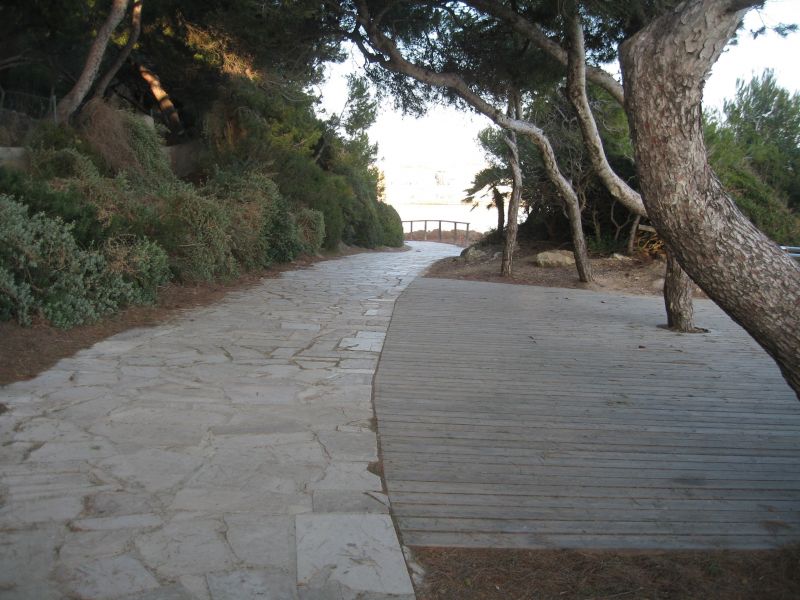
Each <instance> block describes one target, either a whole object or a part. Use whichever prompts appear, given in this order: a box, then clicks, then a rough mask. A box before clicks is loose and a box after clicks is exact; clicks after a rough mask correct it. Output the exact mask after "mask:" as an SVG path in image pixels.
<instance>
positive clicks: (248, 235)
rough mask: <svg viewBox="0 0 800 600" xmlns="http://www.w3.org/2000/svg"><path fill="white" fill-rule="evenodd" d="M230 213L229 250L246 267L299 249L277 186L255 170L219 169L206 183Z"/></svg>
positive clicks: (261, 264) (280, 259) (288, 256)
mask: <svg viewBox="0 0 800 600" xmlns="http://www.w3.org/2000/svg"><path fill="white" fill-rule="evenodd" d="M206 192H207V193H208V194H209V195H211V196H213V197H214V198H215V199H216V201H217V202H218V203H219V204H220V206H223V207H224V208H225V210H226V211H227V212H228V213H229V214H230V225H229V235H230V239H231V245H232V251H233V254H234V256H235V257H236V259H237V260H238V261H239V263H240V264H241V265H242V266H243V267H244V268H245V269H257V268H262V267H268V266H270V265H271V264H273V263H275V262H288V261H291V260H293V259H294V258H295V257H296V256H297V255H298V254H299V253H300V252H301V251H302V250H303V244H302V242H301V240H300V237H299V235H298V231H297V226H296V223H295V218H294V216H293V215H292V214H291V213H290V212H289V206H288V204H287V203H286V200H285V199H284V198H283V196H282V195H281V193H280V192H279V191H278V186H277V185H276V184H275V182H274V181H272V180H271V179H270V178H269V177H267V176H266V175H264V174H262V173H259V172H254V171H220V172H218V173H217V174H216V176H215V177H214V178H213V179H212V180H211V181H210V182H209V183H208V185H207V186H206Z"/></svg>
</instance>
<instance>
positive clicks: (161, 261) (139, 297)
mask: <svg viewBox="0 0 800 600" xmlns="http://www.w3.org/2000/svg"><path fill="white" fill-rule="evenodd" d="M104 250H105V256H106V260H107V261H108V266H109V269H110V270H111V271H112V272H114V273H118V274H119V275H121V276H122V278H123V280H124V281H126V282H128V283H130V284H131V285H132V286H133V290H132V292H133V293H132V302H134V303H135V304H153V303H154V302H155V301H156V298H157V296H158V288H159V287H161V286H163V285H164V284H166V283H167V282H168V281H169V280H170V276H171V274H170V270H169V258H168V257H167V253H166V252H165V251H164V249H163V248H162V247H161V246H159V245H158V244H156V243H155V242H153V241H151V240H149V239H147V238H132V237H120V238H113V239H111V240H109V241H108V242H107V243H106V247H105V249H104Z"/></svg>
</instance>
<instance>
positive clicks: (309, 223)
mask: <svg viewBox="0 0 800 600" xmlns="http://www.w3.org/2000/svg"><path fill="white" fill-rule="evenodd" d="M295 221H296V222H297V234H298V236H299V238H300V243H301V244H302V247H303V252H305V253H306V254H317V253H318V252H319V251H320V250H322V244H323V243H324V242H325V215H323V214H322V213H321V212H320V211H318V210H314V209H313V208H301V209H300V210H299V211H298V212H297V215H296V216H295Z"/></svg>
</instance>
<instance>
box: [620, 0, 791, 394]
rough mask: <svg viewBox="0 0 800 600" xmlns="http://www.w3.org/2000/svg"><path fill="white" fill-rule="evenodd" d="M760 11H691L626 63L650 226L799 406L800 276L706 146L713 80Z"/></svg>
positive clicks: (635, 42) (719, 6) (641, 39)
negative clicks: (777, 372) (725, 180)
mask: <svg viewBox="0 0 800 600" xmlns="http://www.w3.org/2000/svg"><path fill="white" fill-rule="evenodd" d="M754 4H756V2H752V1H751V2H746V1H742V0H738V1H737V0H694V1H690V2H685V3H683V4H681V5H679V6H678V8H676V9H674V10H672V11H669V12H668V13H666V14H664V15H662V16H661V17H659V18H658V19H656V20H655V21H653V22H652V23H651V24H650V25H648V26H647V27H646V28H645V29H643V30H641V31H640V32H639V33H637V34H636V35H635V36H634V37H633V38H631V39H630V40H628V41H626V42H625V43H624V44H623V45H622V46H621V48H620V63H621V66H622V72H623V81H624V86H625V102H626V111H627V113H628V119H629V121H630V124H631V129H632V134H633V144H634V151H635V153H636V164H637V168H638V171H639V179H640V182H641V186H642V191H643V196H644V201H645V205H646V207H647V212H648V214H649V216H650V219H651V220H652V221H653V223H654V224H655V226H656V228H657V229H658V231H659V233H660V234H661V235H662V236H663V237H664V238H665V240H666V241H667V243H668V244H669V247H670V249H671V250H672V251H673V252H674V254H675V257H676V258H677V260H678V261H679V262H680V264H681V266H683V268H684V269H685V270H686V271H687V272H688V273H689V275H690V276H691V277H692V279H694V281H696V282H697V283H698V285H700V287H701V288H702V289H703V290H704V291H705V292H706V293H707V294H708V295H709V296H710V297H711V298H712V299H713V300H714V301H715V302H716V303H717V304H718V305H719V306H720V307H721V308H722V309H723V310H724V311H725V312H726V313H728V314H729V315H730V316H731V317H732V318H733V319H734V320H735V321H737V322H738V323H739V324H741V325H742V326H743V327H744V328H745V329H746V330H747V331H748V332H749V333H750V334H751V335H752V336H753V338H755V340H756V341H757V342H758V343H759V344H761V345H762V346H763V347H764V349H765V350H766V351H767V352H768V353H769V354H770V355H771V356H772V357H773V358H774V359H775V361H776V362H777V363H778V365H779V366H780V368H781V371H782V373H783V375H784V377H785V378H786V380H787V381H788V382H789V384H790V385H791V386H792V388H793V389H794V390H795V392H796V393H797V394H798V397H800V351H798V348H800V308H798V298H800V266H798V265H797V264H795V263H794V261H792V259H791V258H789V257H788V256H787V255H786V253H785V252H783V251H782V250H781V249H780V248H779V247H778V246H777V244H775V243H774V242H772V241H771V240H769V239H768V238H767V237H766V236H765V235H764V234H763V233H761V232H760V231H759V230H758V229H757V228H756V227H755V226H754V225H753V224H752V223H750V221H748V220H747V218H746V217H745V216H744V215H743V214H742V213H741V212H739V210H738V209H737V207H736V205H735V203H734V202H733V200H732V199H731V198H730V197H729V196H728V194H727V193H726V192H725V190H724V189H723V188H722V186H721V184H720V183H719V181H718V180H717V178H716V177H715V176H714V174H713V172H712V171H711V169H710V167H709V165H708V161H707V157H706V149H705V144H704V141H703V127H702V118H701V117H702V114H701V100H702V92H703V84H704V81H705V78H706V77H707V75H708V73H709V71H710V69H711V66H712V65H713V64H714V63H715V62H716V60H717V58H718V57H719V55H720V53H721V52H722V50H723V48H724V47H725V44H726V43H727V42H728V40H729V39H730V38H731V37H732V36H733V34H734V32H735V31H736V27H737V25H738V24H739V22H740V21H741V19H742V17H743V16H744V13H745V12H746V10H747V8H749V7H750V6H752V5H754Z"/></svg>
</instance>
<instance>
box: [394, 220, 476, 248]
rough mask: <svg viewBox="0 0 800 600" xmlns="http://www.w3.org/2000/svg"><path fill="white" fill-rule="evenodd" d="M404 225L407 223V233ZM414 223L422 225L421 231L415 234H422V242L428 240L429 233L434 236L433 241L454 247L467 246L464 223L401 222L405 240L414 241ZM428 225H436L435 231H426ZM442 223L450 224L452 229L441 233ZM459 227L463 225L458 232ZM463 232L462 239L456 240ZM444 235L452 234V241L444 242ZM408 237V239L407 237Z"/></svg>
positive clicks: (467, 227)
mask: <svg viewBox="0 0 800 600" xmlns="http://www.w3.org/2000/svg"><path fill="white" fill-rule="evenodd" d="M406 223H408V231H406ZM414 223H421V224H423V228H422V229H418V230H417V232H420V231H421V232H422V239H423V240H424V241H427V240H428V234H429V233H430V234H431V235H432V236H435V237H434V239H436V241H439V242H445V241H447V242H448V243H453V244H455V245H456V246H469V223H467V222H465V221H445V220H443V219H415V220H413V221H403V233H404V234H405V235H406V239H412V240H413V239H415V238H414ZM428 223H436V224H438V228H437V229H431V230H430V231H429V230H428ZM442 223H447V224H452V225H453V229H452V231H449V232H443V231H442ZM459 225H464V229H463V230H462V231H460V230H459V229H458V226H459ZM462 232H463V234H464V235H463V237H462V239H461V240H459V239H458V237H459V233H462ZM444 233H452V235H453V239H452V241H451V240H445V239H444ZM409 236H410V237H409ZM448 237H449V236H448Z"/></svg>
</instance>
